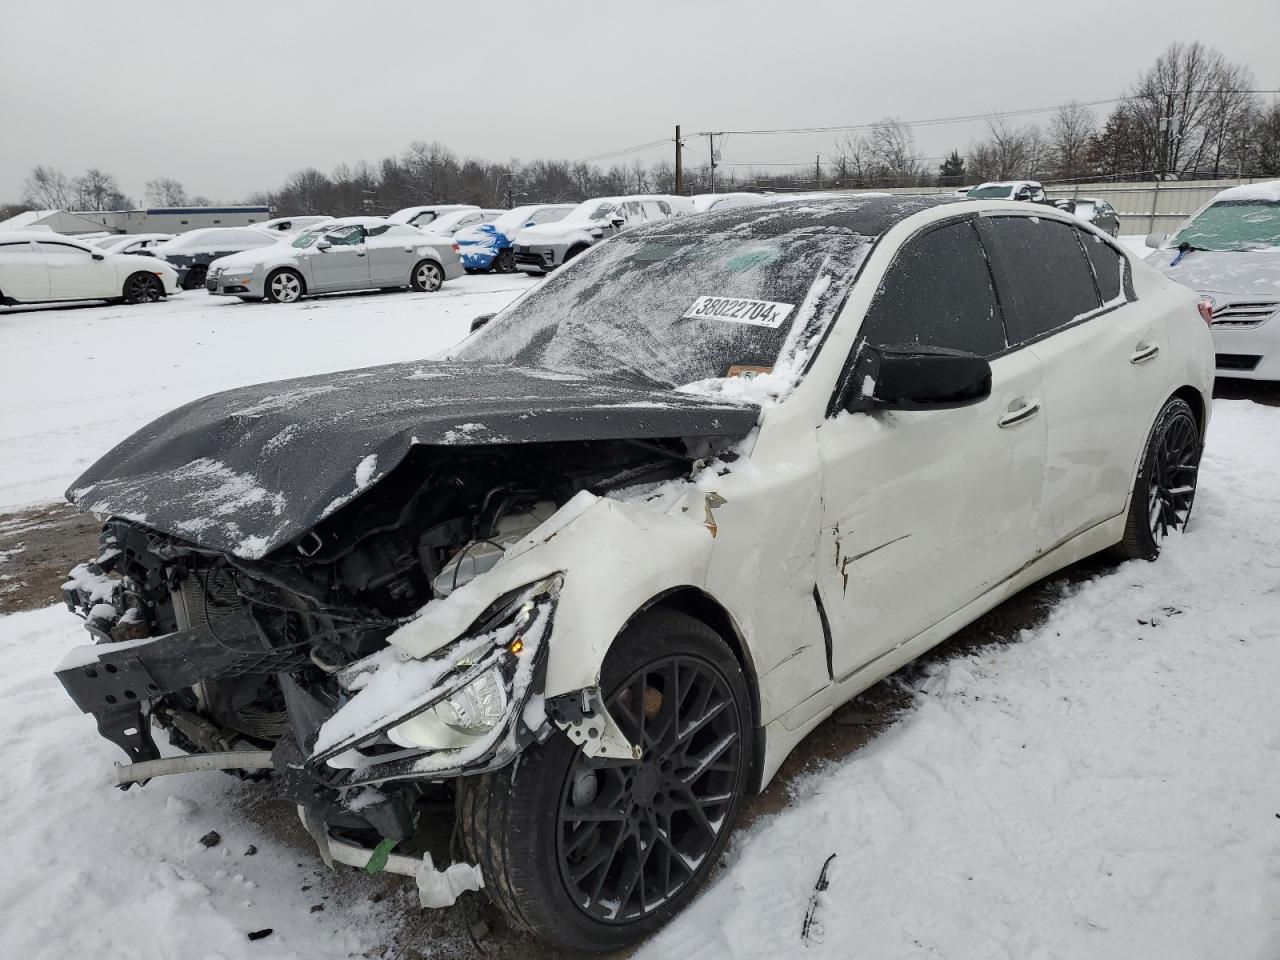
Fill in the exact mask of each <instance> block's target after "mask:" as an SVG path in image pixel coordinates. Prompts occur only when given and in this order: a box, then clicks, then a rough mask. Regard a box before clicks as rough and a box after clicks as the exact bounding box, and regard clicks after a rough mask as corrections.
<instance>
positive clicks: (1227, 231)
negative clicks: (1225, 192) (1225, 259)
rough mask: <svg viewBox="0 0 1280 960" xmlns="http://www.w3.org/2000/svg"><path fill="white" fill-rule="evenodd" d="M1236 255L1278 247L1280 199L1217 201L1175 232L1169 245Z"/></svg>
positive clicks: (1279, 239)
mask: <svg viewBox="0 0 1280 960" xmlns="http://www.w3.org/2000/svg"><path fill="white" fill-rule="evenodd" d="M1184 243H1185V244H1187V245H1188V246H1189V247H1194V248H1195V249H1197V250H1217V251H1230V252H1233V253H1238V252H1240V251H1244V250H1264V249H1266V248H1268V247H1280V200H1220V201H1218V202H1217V203H1212V204H1210V205H1209V206H1207V207H1205V208H1204V209H1203V210H1201V211H1200V214H1199V216H1197V217H1196V218H1195V219H1194V220H1192V221H1191V222H1190V223H1188V224H1187V225H1186V226H1185V227H1183V228H1182V229H1181V230H1179V231H1178V233H1177V234H1176V235H1175V236H1174V238H1173V240H1172V241H1171V245H1172V246H1175V247H1180V246H1182V245H1183V244H1184Z"/></svg>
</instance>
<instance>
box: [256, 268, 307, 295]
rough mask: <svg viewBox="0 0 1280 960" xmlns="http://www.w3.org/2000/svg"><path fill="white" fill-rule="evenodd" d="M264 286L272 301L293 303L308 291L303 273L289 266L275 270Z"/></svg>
mask: <svg viewBox="0 0 1280 960" xmlns="http://www.w3.org/2000/svg"><path fill="white" fill-rule="evenodd" d="M264 286H265V288H266V293H267V299H268V300H269V301H271V302H272V303H293V302H295V301H297V300H300V299H302V295H303V294H304V293H306V291H307V288H306V284H305V282H304V281H303V279H302V274H300V273H298V271H296V270H289V269H287V268H285V269H280V270H276V271H273V272H272V273H271V275H270V276H268V277H267V282H266V284H265V285H264Z"/></svg>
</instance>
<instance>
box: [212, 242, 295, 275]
mask: <svg viewBox="0 0 1280 960" xmlns="http://www.w3.org/2000/svg"><path fill="white" fill-rule="evenodd" d="M294 253H296V251H295V250H294V249H293V248H292V247H291V246H289V245H288V244H273V245H272V246H269V247H254V248H253V249H252V250H242V251H241V252H240V253H232V254H228V255H227V256H225V257H219V258H218V259H217V260H214V261H213V262H212V263H211V264H209V269H210V270H213V269H215V268H216V269H220V270H223V269H225V270H248V269H249V268H250V267H256V266H258V264H262V263H268V262H275V261H280V262H282V263H287V262H292V261H293V260H294V257H293V256H292V254H294Z"/></svg>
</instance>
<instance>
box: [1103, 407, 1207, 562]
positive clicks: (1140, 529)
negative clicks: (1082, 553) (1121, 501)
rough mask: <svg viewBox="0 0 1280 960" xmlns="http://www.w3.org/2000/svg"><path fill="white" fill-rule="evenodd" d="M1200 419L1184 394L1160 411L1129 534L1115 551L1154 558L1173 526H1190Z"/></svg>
mask: <svg viewBox="0 0 1280 960" xmlns="http://www.w3.org/2000/svg"><path fill="white" fill-rule="evenodd" d="M1200 451H1201V440H1200V425H1199V423H1198V422H1197V421H1196V415H1195V412H1194V411H1193V410H1192V409H1191V407H1190V405H1189V404H1188V403H1187V402H1186V401H1185V400H1182V399H1179V398H1176V397H1175V398H1174V399H1172V400H1170V401H1169V402H1168V403H1166V404H1165V405H1164V407H1163V409H1161V411H1160V415H1159V416H1157V417H1156V422H1155V426H1153V427H1152V428H1151V435H1150V437H1148V439H1147V447H1146V450H1145V451H1144V452H1143V455H1142V463H1141V465H1140V466H1139V467H1138V477H1137V479H1136V480H1135V481H1134V485H1133V493H1132V495H1131V496H1130V498H1129V515H1128V518H1127V519H1126V521H1125V528H1124V539H1122V540H1121V541H1120V542H1119V543H1118V544H1116V546H1115V547H1114V548H1113V552H1114V553H1115V554H1116V555H1117V556H1118V557H1120V558H1121V559H1124V560H1139V559H1141V560H1154V559H1156V557H1158V556H1159V555H1160V547H1161V546H1162V545H1163V543H1164V541H1165V539H1166V538H1167V537H1168V536H1169V534H1170V532H1172V531H1174V530H1182V529H1185V528H1186V525H1187V520H1188V519H1189V518H1190V516H1191V504H1192V502H1193V501H1194V500H1195V495H1196V480H1197V478H1198V476H1199V472H1200Z"/></svg>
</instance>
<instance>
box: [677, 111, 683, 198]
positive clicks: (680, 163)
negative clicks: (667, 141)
mask: <svg viewBox="0 0 1280 960" xmlns="http://www.w3.org/2000/svg"><path fill="white" fill-rule="evenodd" d="M682 146H684V144H682V143H681V142H680V124H678V123H677V124H676V196H677V197H680V196H683V195H684V162H683V161H684V158H683V157H681V155H680V148H681V147H682Z"/></svg>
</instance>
